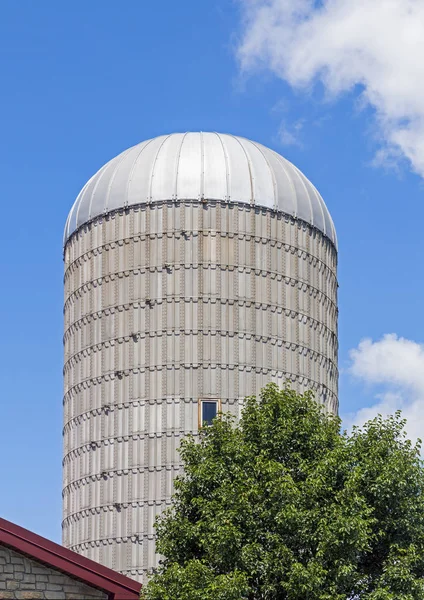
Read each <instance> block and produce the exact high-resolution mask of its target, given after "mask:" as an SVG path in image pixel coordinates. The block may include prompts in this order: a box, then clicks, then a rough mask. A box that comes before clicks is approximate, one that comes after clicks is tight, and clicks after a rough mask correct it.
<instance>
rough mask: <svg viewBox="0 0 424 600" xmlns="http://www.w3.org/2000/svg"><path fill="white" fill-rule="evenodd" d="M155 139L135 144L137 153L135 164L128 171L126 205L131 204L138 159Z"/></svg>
mask: <svg viewBox="0 0 424 600" xmlns="http://www.w3.org/2000/svg"><path fill="white" fill-rule="evenodd" d="M153 139H154V138H153ZM153 139H151V140H146V141H145V142H141V144H137V146H134V148H137V154H136V156H135V158H134V161H133V164H132V165H131V169H130V172H129V173H128V181H127V183H126V185H125V194H124V197H125V206H129V204H130V188H131V184H132V178H133V173H134V171H135V169H136V168H137V164H138V160H139V158H140V156H141V154H142V152H143V151H144V149H145V148H146V147H147V146H148V145H149V144H151V143H152V142H153Z"/></svg>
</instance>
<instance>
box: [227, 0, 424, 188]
mask: <svg viewBox="0 0 424 600" xmlns="http://www.w3.org/2000/svg"><path fill="white" fill-rule="evenodd" d="M239 2H240V4H241V7H242V13H243V32H242V38H241V41H240V44H239V46H238V57H239V60H240V65H241V68H242V70H243V71H245V72H248V71H251V70H254V69H257V68H266V69H270V70H271V71H273V72H274V73H275V74H276V75H277V76H278V77H280V78H281V79H284V80H285V81H287V82H288V83H289V84H290V85H291V86H293V87H294V88H304V89H307V88H308V87H311V86H312V85H313V84H314V83H315V82H317V81H321V82H322V84H323V85H324V88H325V90H326V92H327V94H328V95H329V96H332V97H336V96H338V95H339V94H341V93H343V92H348V91H351V90H354V89H356V90H358V93H359V94H360V96H361V104H362V106H371V107H372V108H373V109H374V110H375V118H376V123H377V126H378V131H379V137H380V150H379V152H378V155H377V159H378V160H379V161H380V162H381V161H389V162H390V161H393V160H398V159H399V157H404V158H407V159H408V160H409V162H410V164H411V166H412V169H413V170H414V171H416V172H417V173H419V174H420V175H421V176H424V61H423V59H422V57H423V56H424V2H423V1H422V0H372V1H370V0H354V1H353V0H322V1H321V2H319V3H317V2H316V0H239Z"/></svg>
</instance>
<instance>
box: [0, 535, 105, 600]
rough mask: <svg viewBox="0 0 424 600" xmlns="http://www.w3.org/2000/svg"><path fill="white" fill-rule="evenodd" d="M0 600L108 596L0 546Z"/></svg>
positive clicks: (74, 599)
mask: <svg viewBox="0 0 424 600" xmlns="http://www.w3.org/2000/svg"><path fill="white" fill-rule="evenodd" d="M0 598H1V600H9V599H11V600H106V599H107V594H106V593H105V592H102V591H100V590H98V589H96V588H92V587H89V586H87V585H85V584H84V583H82V582H80V581H78V580H77V579H73V578H71V577H69V576H68V575H66V574H65V573H62V572H61V571H55V570H54V569H51V568H49V567H47V566H46V565H44V564H42V563H39V562H37V561H35V560H33V559H32V558H29V557H27V556H25V555H23V554H19V553H18V552H15V551H14V550H12V549H11V548H8V547H6V546H0Z"/></svg>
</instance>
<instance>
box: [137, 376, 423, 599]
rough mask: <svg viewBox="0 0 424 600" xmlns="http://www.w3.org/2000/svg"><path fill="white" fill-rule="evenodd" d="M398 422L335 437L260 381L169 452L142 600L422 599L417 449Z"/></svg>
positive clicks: (327, 421) (301, 405)
mask: <svg viewBox="0 0 424 600" xmlns="http://www.w3.org/2000/svg"><path fill="white" fill-rule="evenodd" d="M404 426H405V423H404V421H403V420H402V419H401V416H400V414H399V413H397V414H396V415H395V416H392V417H389V418H388V419H386V420H384V419H383V418H382V417H380V416H379V417H377V418H376V419H374V420H372V421H370V422H368V423H367V424H366V425H365V426H364V427H363V428H356V429H354V430H353V432H352V433H351V434H350V435H348V434H347V433H346V432H344V433H341V432H340V420H339V419H338V418H336V417H332V416H327V415H325V414H324V412H323V411H322V409H321V408H320V407H319V405H318V404H317V403H316V402H315V401H314V400H313V397H312V395H311V394H309V393H306V394H304V395H298V394H296V393H295V392H294V391H292V390H289V389H284V390H279V389H278V388H277V387H276V386H275V385H274V384H270V385H269V386H267V387H266V388H264V390H263V391H262V393H261V396H260V398H255V397H251V398H248V399H247V400H246V403H245V408H244V411H243V416H242V419H241V421H240V423H239V424H238V425H236V424H235V422H234V420H233V419H232V418H231V417H230V416H227V415H221V417H220V418H217V419H215V420H214V423H213V425H212V426H211V427H206V428H204V429H202V430H201V432H200V436H199V438H194V437H190V436H189V437H187V438H185V440H184V441H183V443H182V445H181V457H182V462H183V464H184V475H183V476H181V477H180V478H178V479H177V482H176V486H175V489H176V491H175V496H174V502H173V507H172V508H171V509H170V510H169V511H168V512H166V513H165V514H164V515H163V516H162V517H161V518H160V519H159V520H158V522H157V526H156V527H157V537H158V542H157V548H158V551H159V552H160V553H161V554H162V555H164V556H165V557H166V558H165V559H164V560H163V561H162V564H161V566H160V568H159V569H158V571H157V572H156V573H155V574H154V575H153V577H152V578H151V580H150V582H149V584H148V585H147V586H146V587H145V589H144V592H143V594H144V598H145V599H146V600H241V599H246V600H259V599H260V600H355V599H358V600H359V599H360V600H421V599H424V494H423V482H424V479H423V469H422V464H421V461H420V454H419V451H420V448H419V445H417V446H413V445H412V444H411V442H410V441H408V440H407V438H406V436H405V430H404Z"/></svg>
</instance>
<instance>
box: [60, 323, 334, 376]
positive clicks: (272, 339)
mask: <svg viewBox="0 0 424 600" xmlns="http://www.w3.org/2000/svg"><path fill="white" fill-rule="evenodd" d="M134 335H137V336H138V338H137V340H136V341H134V339H133V336H134ZM152 336H154V337H156V338H160V337H166V338H168V337H171V336H173V337H185V336H187V337H189V336H203V337H206V336H211V337H214V336H219V337H221V338H237V339H239V340H249V341H250V340H252V341H255V342H261V343H264V344H268V343H269V344H271V345H272V346H278V347H280V348H281V347H283V346H284V347H285V348H286V349H287V350H289V349H291V350H293V347H292V346H293V343H294V342H289V341H288V340H284V339H283V338H281V337H278V336H271V335H257V334H255V333H254V332H252V331H249V332H234V331H232V332H231V331H228V330H223V329H213V328H208V329H197V330H195V331H187V330H184V329H179V330H176V329H171V328H169V329H161V330H152V329H151V330H149V331H148V332H135V333H133V334H132V335H126V336H121V337H116V338H109V339H108V340H106V341H104V342H99V343H98V344H93V345H92V346H86V347H85V348H84V349H82V350H80V351H79V352H76V353H75V354H73V355H72V356H71V357H70V358H69V359H68V360H67V361H66V363H65V365H64V367H63V374H64V375H65V374H66V373H67V372H68V371H70V370H71V369H72V368H73V367H74V366H75V365H78V364H80V363H81V360H82V359H83V358H87V357H89V356H91V355H92V354H95V353H96V352H101V351H102V350H103V349H104V348H110V347H114V346H116V345H118V344H119V345H120V344H123V343H129V342H132V343H136V342H138V341H140V340H143V339H146V338H151V337H152ZM334 338H335V336H334ZM327 344H330V345H331V338H330V340H329V341H327ZM298 348H302V349H303V351H304V352H303V354H304V356H307V355H309V356H311V357H313V359H314V361H315V362H319V364H320V365H322V364H325V363H327V362H329V363H331V364H333V365H334V367H335V368H336V369H337V367H336V354H337V346H336V347H335V348H334V352H333V354H334V355H333V356H332V357H331V358H330V357H329V356H327V355H326V354H323V353H322V352H318V351H316V350H313V349H312V348H311V347H310V346H305V345H304V344H296V349H298ZM149 364H150V363H149ZM144 366H145V367H147V366H148V365H144Z"/></svg>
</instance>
